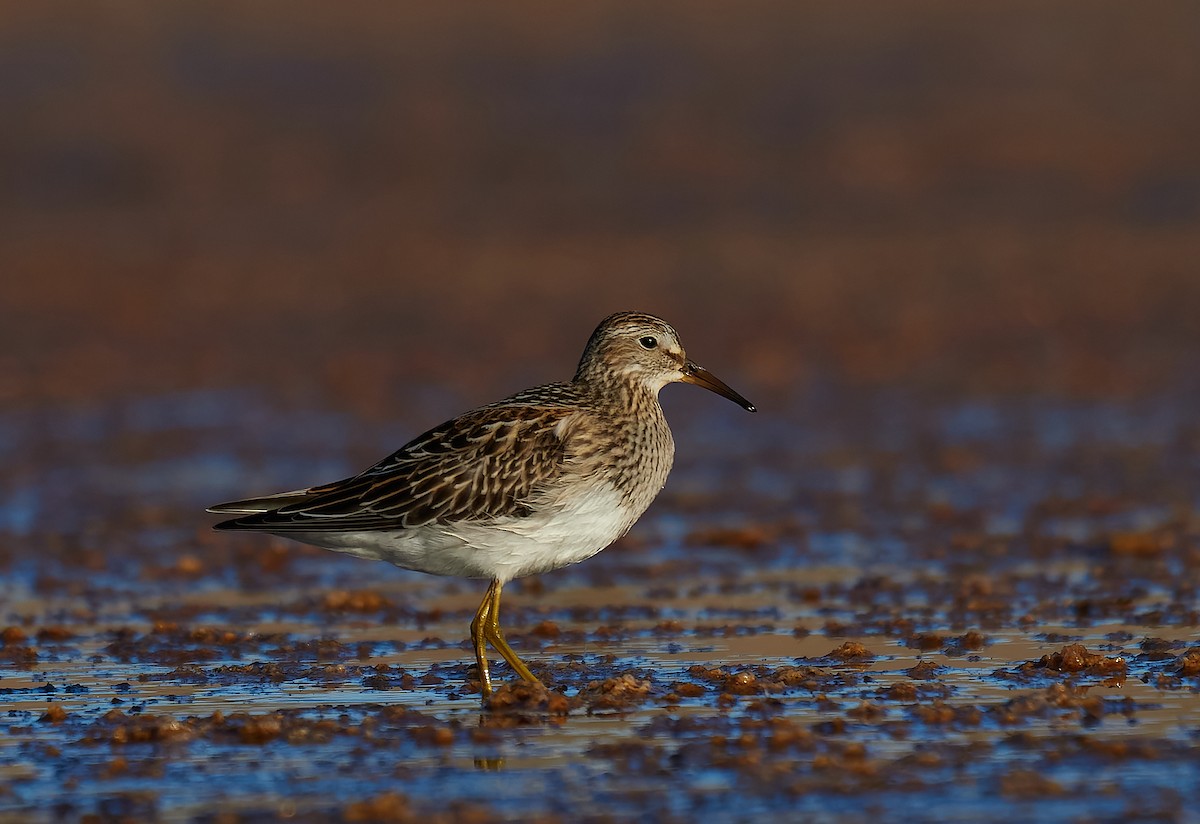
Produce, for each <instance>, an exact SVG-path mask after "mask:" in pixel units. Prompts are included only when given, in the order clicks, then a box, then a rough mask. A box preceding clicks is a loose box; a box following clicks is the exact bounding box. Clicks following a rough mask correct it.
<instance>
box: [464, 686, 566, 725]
mask: <svg viewBox="0 0 1200 824" xmlns="http://www.w3.org/2000/svg"><path fill="white" fill-rule="evenodd" d="M571 704H572V702H571V701H570V699H568V698H567V697H566V696H565V695H563V694H562V693H561V692H551V691H550V690H548V689H546V688H545V687H544V686H542V685H541V684H530V683H528V682H525V681H516V682H513V683H511V684H504V685H502V686H500V687H499V688H498V689H497V690H496V691H495V692H493V693H492V694H491V695H490V696H488V697H487V698H485V699H484V701H483V706H484V709H486V710H487V711H488V712H491V713H494V714H496V715H498V716H507V717H510V718H517V719H525V718H527V719H530V720H532V718H534V717H538V716H558V717H563V716H566V715H567V714H568V713H569V712H570V711H571V708H572V707H571Z"/></svg>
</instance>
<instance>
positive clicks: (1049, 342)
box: [0, 0, 1200, 419]
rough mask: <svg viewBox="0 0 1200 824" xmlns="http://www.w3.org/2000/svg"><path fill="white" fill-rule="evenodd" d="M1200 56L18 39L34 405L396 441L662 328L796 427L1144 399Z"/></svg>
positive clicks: (806, 10) (2, 89) (852, 24)
mask: <svg viewBox="0 0 1200 824" xmlns="http://www.w3.org/2000/svg"><path fill="white" fill-rule="evenodd" d="M1198 36H1200V10H1198V9H1197V7H1196V6H1195V4H1193V3H1188V2H1175V3H1171V2H1164V3H1154V4H1151V5H1149V6H1145V5H1138V6H1136V7H1135V6H1133V5H1130V4H1121V3H1094V2H1065V3H1050V4H1046V3H1035V2H1029V3H1005V4H992V3H971V4H962V3H952V2H928V3H917V4H904V5H903V6H901V5H897V4H890V3H875V2H852V3H839V4H834V5H830V4H820V3H773V2H750V3H747V4H737V5H736V6H734V5H729V4H724V3H716V2H694V0H687V2H682V1H681V2H672V1H670V0H668V2H662V3H654V4H641V3H625V2H605V3H585V4H574V3H572V4H557V3H541V2H518V3H506V4H503V5H502V6H497V5H495V4H490V3H482V2H480V3H449V4H425V3H407V4H404V3H402V4H371V5H365V6H362V5H360V6H356V7H355V8H353V9H347V8H344V7H342V6H333V5H330V4H326V3H319V2H296V3H267V4H253V5H250V6H247V5H245V4H239V3H192V2H182V3H167V4H161V3H136V2H131V3H117V4H105V5H104V6H102V7H96V6H93V5H91V4H76V3H37V4H15V5H10V6H9V7H6V8H5V10H4V12H3V14H2V15H0V105H2V107H3V111H4V113H5V116H4V120H5V125H4V127H3V129H2V130H0V269H2V271H3V272H4V276H3V277H2V278H0V342H2V344H3V345H2V346H0V399H2V401H3V403H4V404H5V405H6V406H10V407H11V406H16V407H24V406H28V405H30V404H40V403H45V402H59V401H77V400H96V399H100V398H109V397H113V396H115V395H121V394H128V393H157V392H164V391H177V390H180V389H186V388H194V387H213V386H257V387H262V388H263V391H264V392H266V393H268V394H270V395H271V396H273V397H276V398H285V397H290V398H294V399H300V398H303V399H304V401H305V402H306V403H307V402H312V401H318V402H320V403H322V404H326V405H328V406H331V407H336V408H338V409H340V410H342V411H345V412H347V413H348V414H351V415H354V416H366V417H374V418H379V419H382V418H385V417H388V416H392V415H394V414H396V413H397V410H398V409H399V408H401V407H404V406H405V404H406V403H407V402H408V400H407V398H408V396H409V392H410V391H411V390H412V389H413V388H414V387H441V388H442V389H445V390H448V391H452V392H456V393H459V394H460V395H461V396H462V400H463V401H464V402H467V403H472V402H476V401H481V400H485V399H489V398H491V397H492V396H493V395H494V394H495V393H497V392H506V391H509V390H512V389H516V388H519V387H522V386H524V385H525V384H527V383H530V382H540V381H543V380H548V379H551V378H556V377H565V376H567V375H569V374H570V372H571V370H572V369H573V367H574V363H575V360H576V358H577V357H578V353H579V351H580V350H581V348H582V344H583V342H584V341H585V340H586V338H587V335H588V334H589V333H590V331H591V329H592V328H593V326H594V325H595V323H596V321H598V320H599V319H600V318H601V317H602V316H604V315H605V314H607V313H608V312H610V311H613V310H617V309H625V308H637V309H643V310H646V311H652V312H656V313H660V314H662V315H664V316H665V317H666V318H667V319H668V320H670V321H671V322H672V323H674V324H675V325H676V326H677V327H678V328H679V329H680V331H681V334H682V335H683V337H684V341H685V343H687V344H688V345H689V347H690V349H691V352H692V354H693V355H694V357H695V358H696V359H697V360H698V361H699V362H701V363H703V364H706V365H708V366H709V367H710V368H711V369H712V370H713V371H714V372H716V373H717V374H719V375H723V376H724V377H726V378H727V380H728V381H729V382H730V383H731V384H733V385H735V386H736V387H738V388H740V389H742V391H744V392H745V393H746V394H747V395H748V396H750V397H752V398H754V399H756V400H758V401H759V403H760V404H761V405H763V406H765V407H766V408H767V409H770V408H771V406H772V405H774V406H775V407H776V408H778V407H779V405H780V402H781V401H786V400H787V399H789V398H791V397H793V394H792V393H794V392H795V391H796V390H797V389H798V388H799V387H802V386H803V385H804V384H805V382H806V381H810V380H813V379H815V378H817V379H822V380H833V381H837V382H847V383H851V384H863V385H871V386H877V385H882V384H899V385H903V386H906V387H908V388H911V389H917V388H929V389H935V390H950V391H953V392H956V393H959V392H963V393H989V394H995V393H1013V392H1045V393H1063V394H1070V395H1079V394H1082V395H1094V394H1096V393H1102V394H1109V393H1124V394H1128V393H1140V392H1146V391H1149V390H1151V389H1152V388H1154V387H1159V386H1162V385H1164V384H1165V383H1167V382H1170V381H1172V380H1175V379H1177V378H1178V377H1179V376H1180V374H1182V373H1185V372H1190V371H1192V370H1193V369H1194V365H1195V363H1196V361H1195V356H1196V353H1197V343H1198V340H1200V324H1198V323H1197V322H1196V318H1197V317H1198V313H1200V276H1198V275H1197V260H1198V252H1200V232H1198V231H1197V228H1198V220H1200V152H1197V151H1196V147H1197V146H1200V106H1197V105H1196V101H1197V99H1200V51H1198V50H1197V49H1196V48H1195V44H1196V42H1197V38H1198ZM445 411H446V412H447V413H451V412H454V411H458V410H457V409H451V408H450V407H447V408H446V410H445Z"/></svg>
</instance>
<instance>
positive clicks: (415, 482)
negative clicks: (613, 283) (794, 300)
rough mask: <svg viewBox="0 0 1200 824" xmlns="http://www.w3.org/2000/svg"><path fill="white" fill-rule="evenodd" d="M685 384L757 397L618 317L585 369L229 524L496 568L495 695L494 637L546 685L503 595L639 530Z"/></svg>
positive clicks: (448, 564)
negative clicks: (516, 644)
mask: <svg viewBox="0 0 1200 824" xmlns="http://www.w3.org/2000/svg"><path fill="white" fill-rule="evenodd" d="M676 381H682V382H686V383H694V384H696V385H698V386H703V387H705V388H706V389H710V390H712V391H714V392H716V393H718V394H720V395H723V396H724V397H726V398H729V399H730V400H733V401H734V402H736V403H738V404H739V405H741V406H742V407H743V408H745V409H747V410H749V411H751V412H753V411H754V407H753V406H752V405H751V404H750V403H749V402H748V401H747V400H746V399H745V398H743V397H742V396H741V395H739V394H737V393H736V392H734V391H733V390H732V389H730V388H729V387H728V386H726V385H725V384H724V383H722V382H721V381H720V380H718V379H717V378H716V377H715V376H714V375H712V374H711V373H709V372H708V371H706V370H705V369H703V368H701V367H699V366H697V365H696V364H694V363H692V362H691V361H689V360H688V359H687V356H686V355H685V353H684V351H683V347H682V346H681V345H680V343H679V338H678V335H676V333H675V330H674V329H672V328H671V327H670V326H669V325H668V324H667V323H666V322H665V321H663V320H661V319H660V318H656V317H654V316H653V315H647V314H642V313H638V312H619V313H617V314H615V315H610V316H609V317H607V318H605V319H604V320H603V321H602V322H601V323H600V325H599V326H598V327H597V328H596V331H595V332H594V333H593V334H592V337H591V338H590V339H589V340H588V343H587V346H586V348H585V349H584V352H583V357H582V358H581V359H580V362H579V368H578V369H577V370H576V372H575V377H574V378H573V379H572V380H571V381H570V382H568V383H551V384H546V385H545V386H539V387H535V388H533V389H527V390H525V391H524V392H519V393H517V394H515V395H513V396H511V397H509V398H506V399H504V400H501V401H497V402H496V403H492V404H488V405H487V406H481V407H479V408H478V409H475V410H472V411H471V412H467V413H466V414H464V415H461V416H460V417H458V418H455V419H454V420H451V421H447V422H446V423H443V424H442V425H441V426H438V427H435V428H433V429H431V430H429V431H428V432H426V433H425V434H423V435H420V436H419V437H417V438H415V439H413V440H412V441H410V442H409V443H408V444H406V445H405V446H403V447H401V448H400V449H399V450H397V451H396V452H394V453H393V454H391V455H390V456H388V457H387V458H385V459H384V460H382V461H380V462H379V463H377V464H375V465H374V466H372V467H371V468H370V469H367V470H366V471H365V472H362V473H361V474H359V475H355V476H354V477H352V478H347V479H345V480H342V481H336V482H334V483H330V484H324V485H322V486H315V487H311V488H309V489H302V490H297V491H294V492H284V493H280V494H278V495H269V496H266V497H263V498H252V499H248V500H243V501H233V502H231V503H226V504H218V505H216V506H213V507H211V508H210V509H209V511H210V512H218V513H232V514H238V515H240V517H238V518H234V519H232V520H229V521H224V522H222V523H219V524H217V525H216V526H215V527H214V528H215V529H221V530H251V531H258V532H267V533H271V534H274V535H282V536H285V537H288V538H293V539H296V540H299V541H303V542H305V543H310V544H315V545H317V546H322V547H326V548H328V549H334V550H337V551H340V552H347V553H350V554H353V555H358V556H360V557H365V558H372V559H377V560H385V561H390V562H391V563H394V564H396V565H398V566H401V567H404V568H405V569H412V570H417V571H420V572H428V573H432V574H435V575H456V576H460V577H469V578H489V579H491V581H492V584H491V586H490V587H489V588H488V591H487V595H485V597H484V600H483V603H482V604H481V605H480V607H479V610H478V612H477V613H476V615H475V619H474V620H473V621H472V623H471V637H472V640H473V642H474V648H475V657H476V662H477V663H478V665H479V676H480V680H481V683H482V690H483V694H484V696H485V697H486V696H487V695H489V694H490V693H491V677H490V673H489V669H488V663H487V657H486V644H487V643H489V642H490V643H491V644H492V646H494V647H495V648H496V650H497V651H498V652H499V653H500V654H501V655H502V656H503V657H504V659H505V660H506V661H508V663H509V664H510V665H511V666H512V667H513V669H514V670H516V672H517V674H518V675H519V676H520V677H522V678H524V679H525V680H527V681H531V682H535V683H536V682H537V679H536V678H535V677H534V676H533V674H532V673H530V672H529V669H528V668H527V667H526V666H525V664H524V663H523V662H522V661H521V659H520V658H519V657H518V656H517V654H516V653H515V652H513V650H512V648H511V647H509V646H508V644H507V642H506V641H505V640H504V636H503V633H502V632H501V630H500V620H499V609H500V593H501V590H502V588H503V586H504V584H505V583H506V582H508V581H510V580H512V579H513V578H518V577H521V576H524V575H532V574H536V573H539V572H546V571H549V570H551V569H557V568H559V567H563V566H567V565H568V564H572V563H576V562H578V561H582V560H584V559H585V558H589V557H591V556H592V555H594V554H596V553H597V552H599V551H600V550H602V549H604V547H606V546H608V545H609V544H610V543H612V542H613V541H615V540H616V539H617V538H619V537H621V535H624V534H625V532H627V531H628V530H629V528H630V527H631V526H632V525H633V523H634V522H635V521H636V520H637V519H638V517H639V516H641V514H642V513H643V512H645V510H646V508H647V507H648V506H649V505H650V502H651V501H652V500H654V497H655V496H656V495H657V494H658V492H659V490H660V489H661V488H662V487H663V485H664V484H665V483H666V479H667V474H668V473H669V472H670V470H671V463H672V460H673V458H674V453H675V446H674V442H673V441H672V439H671V431H670V429H669V428H668V427H667V422H666V419H665V418H664V417H663V414H662V407H660V406H659V403H658V392H659V390H660V389H662V387H663V386H665V385H666V384H668V383H672V382H676Z"/></svg>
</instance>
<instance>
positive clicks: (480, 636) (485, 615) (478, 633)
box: [471, 581, 497, 698]
mask: <svg viewBox="0 0 1200 824" xmlns="http://www.w3.org/2000/svg"><path fill="white" fill-rule="evenodd" d="M496 583H497V582H496V581H492V585H491V586H489V587H488V591H487V593H486V594H485V595H484V596H483V603H482V604H480V605H479V609H477V610H476V611H475V617H474V618H473V619H472V620H471V643H472V644H474V646H475V663H476V664H477V665H478V666H479V681H480V683H481V684H482V685H483V686H482V689H483V697H484V698H487V697H488V696H489V695H491V694H492V675H491V673H490V672H488V660H487V629H486V627H487V624H488V619H489V617H490V614H491V611H492V591H493V590H494V589H496Z"/></svg>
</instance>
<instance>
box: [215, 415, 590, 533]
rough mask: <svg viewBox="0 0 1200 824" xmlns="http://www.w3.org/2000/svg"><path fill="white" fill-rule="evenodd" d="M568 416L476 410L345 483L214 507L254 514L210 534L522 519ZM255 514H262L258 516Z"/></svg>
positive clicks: (555, 456) (554, 466)
mask: <svg viewBox="0 0 1200 824" xmlns="http://www.w3.org/2000/svg"><path fill="white" fill-rule="evenodd" d="M570 414H571V410H569V409H565V408H561V407H545V408H536V409H535V408H531V407H528V406H491V407H484V408H482V409H477V410H475V411H474V412H469V413H467V414H466V415H463V416H462V417H460V418H455V419H454V420H452V421H448V422H446V423H444V424H442V425H441V426H439V427H436V428H434V429H431V430H429V431H428V432H426V433H425V434H424V435H421V436H419V437H417V438H415V439H414V440H413V441H411V442H409V443H408V444H406V445H405V446H403V447H402V448H400V449H399V450H398V451H396V452H395V453H393V454H392V455H390V456H388V457H387V458H385V459H384V460H382V461H380V462H379V463H377V464H376V465H375V466H373V467H371V468H370V469H368V470H367V471H365V472H363V473H362V474H361V475H356V476H355V477H353V478H347V479H346V480H344V481H337V482H335V483H331V484H326V485H324V486H317V487H313V488H312V489H308V490H301V491H299V492H287V493H283V494H281V495H279V496H268V497H266V498H254V499H250V500H248V501H236V502H233V503H231V504H221V505H218V507H214V509H215V511H218V512H222V511H223V512H244V511H246V510H249V509H252V508H254V509H252V514H248V515H246V516H245V517H241V518H235V519H233V520H231V521H225V522H223V523H220V524H217V525H216V527H215V529H245V530H257V531H263V532H276V533H283V532H360V531H364V530H388V529H404V528H407V527H414V526H420V525H421V524H428V523H432V522H438V523H454V522H456V521H467V520H472V521H475V520H478V521H487V520H488V519H491V518H497V517H501V516H506V515H516V516H521V515H527V514H529V512H530V510H529V506H528V504H527V503H526V501H527V499H528V497H529V495H530V493H531V492H532V491H533V490H534V489H535V488H536V487H537V486H538V485H540V484H543V483H545V482H547V481H549V480H552V479H553V478H555V477H556V476H557V475H558V473H560V472H561V471H562V465H563V460H564V458H565V455H566V450H565V446H564V442H563V437H562V433H563V430H564V427H563V426H562V423H563V422H564V421H565V420H566V419H567V418H568V416H569V415H570ZM276 497H277V498H278V499H279V500H278V504H276V505H275V506H270V504H271V502H272V500H273V498H276ZM262 506H269V507H270V508H268V509H266V511H262V510H260V509H257V507H262ZM237 507H242V508H241V509H239V508H237Z"/></svg>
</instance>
